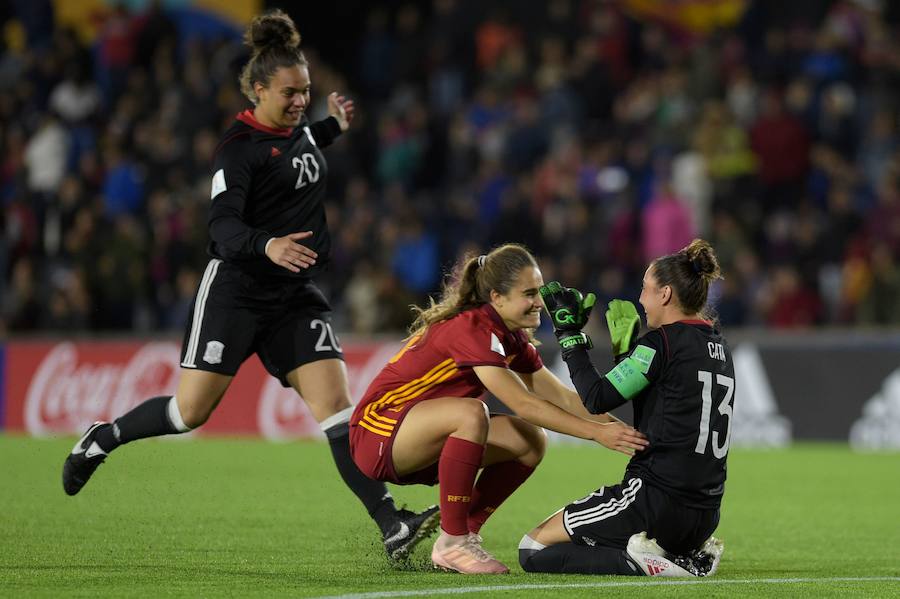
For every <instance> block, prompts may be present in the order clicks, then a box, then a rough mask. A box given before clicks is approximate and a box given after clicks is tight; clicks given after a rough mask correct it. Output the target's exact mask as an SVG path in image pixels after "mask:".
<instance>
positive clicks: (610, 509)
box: [563, 478, 641, 531]
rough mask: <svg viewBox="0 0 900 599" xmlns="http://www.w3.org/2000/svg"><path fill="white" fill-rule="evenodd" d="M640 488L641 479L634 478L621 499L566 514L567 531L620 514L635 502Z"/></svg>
mask: <svg viewBox="0 0 900 599" xmlns="http://www.w3.org/2000/svg"><path fill="white" fill-rule="evenodd" d="M640 488H641V479H639V478H632V479H631V480H630V481H629V482H628V487H627V488H626V489H625V490H624V491H623V492H622V497H621V498H619V499H616V498H612V499H610V500H609V501H607V502H605V503H601V504H599V505H595V506H593V507H590V508H587V509H585V510H581V511H579V512H566V513H565V514H564V515H563V521H564V523H565V525H566V529H567V530H570V531H571V529H572V528H574V527H576V526H583V525H585V524H590V523H592V522H599V521H600V520H605V519H606V518H609V517H610V516H614V515H616V514H618V513H619V512H621V511H622V510H624V509H625V508H627V507H628V506H629V505H631V504H632V503H633V502H634V500H635V498H636V497H637V493H638V491H639V490H640Z"/></svg>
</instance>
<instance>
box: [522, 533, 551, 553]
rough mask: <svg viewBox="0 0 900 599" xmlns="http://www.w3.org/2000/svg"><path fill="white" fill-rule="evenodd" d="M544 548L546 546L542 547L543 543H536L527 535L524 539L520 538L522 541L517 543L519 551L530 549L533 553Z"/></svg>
mask: <svg viewBox="0 0 900 599" xmlns="http://www.w3.org/2000/svg"><path fill="white" fill-rule="evenodd" d="M546 548H547V546H546V545H544V544H543V543H538V542H537V541H535V540H534V539H532V538H531V537H530V536H529V535H525V536H524V537H522V540H521V541H519V549H531V550H533V551H540V550H541V549H546Z"/></svg>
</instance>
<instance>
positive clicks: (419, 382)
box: [359, 358, 459, 437]
mask: <svg viewBox="0 0 900 599" xmlns="http://www.w3.org/2000/svg"><path fill="white" fill-rule="evenodd" d="M457 372H459V371H458V369H457V368H456V363H455V362H454V361H453V359H452V358H448V359H446V360H444V361H443V362H441V363H440V364H438V365H437V366H435V367H434V368H432V369H431V370H429V371H428V372H427V373H425V374H424V375H423V376H421V377H419V378H417V379H414V380H412V381H409V382H408V383H406V384H404V385H403V386H401V387H398V388H397V389H394V390H392V391H388V392H387V393H385V394H384V395H382V396H381V398H380V399H379V400H378V401H375V402H372V403H370V404H369V405H368V406H366V408H365V410H364V412H363V417H362V419H360V421H359V423H360V425H363V426H364V428H366V429H367V430H370V431H372V432H373V433H378V434H379V435H384V436H386V437H389V436H390V434H391V432H393V430H394V427H395V426H396V424H397V421H396V420H395V419H393V418H388V417H387V416H382V415H381V414H378V413H377V412H376V410H379V409H381V408H385V407H387V406H398V405H401V404H403V403H406V402H407V401H410V400H412V399H415V398H416V397H419V396H420V395H422V394H423V393H425V392H426V391H428V390H429V389H431V388H433V387H434V386H435V385H438V384H440V383H442V382H444V381H445V380H447V379H448V378H450V377H452V376H453V375H454V374H456V373H457ZM385 431H388V432H385Z"/></svg>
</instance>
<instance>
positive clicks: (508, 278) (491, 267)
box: [409, 243, 538, 337]
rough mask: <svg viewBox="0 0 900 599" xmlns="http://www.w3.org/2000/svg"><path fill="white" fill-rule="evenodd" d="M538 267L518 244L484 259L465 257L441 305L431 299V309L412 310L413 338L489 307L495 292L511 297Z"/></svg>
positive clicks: (442, 295)
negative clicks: (523, 278)
mask: <svg viewBox="0 0 900 599" xmlns="http://www.w3.org/2000/svg"><path fill="white" fill-rule="evenodd" d="M537 265H538V264H537V261H536V260H535V259H534V256H532V255H531V252H529V251H528V250H527V249H525V246H522V245H519V244H517V243H507V244H505V245H501V246H499V247H496V248H494V249H493V250H491V251H490V252H489V253H488V254H482V255H481V256H474V255H468V256H466V257H464V258H463V259H462V260H460V261H459V262H458V263H457V264H456V266H455V267H454V268H453V270H452V271H451V274H450V276H449V277H448V279H447V282H446V283H445V284H444V289H443V291H442V293H441V301H440V302H435V301H434V298H430V305H429V306H428V307H427V308H420V307H419V306H412V309H413V312H415V313H416V320H415V321H414V322H413V324H412V326H411V327H410V328H409V336H410V337H415V336H421V335H423V334H425V331H426V329H428V327H429V326H431V325H433V324H435V323H437V322H440V321H442V320H447V319H450V318H453V317H454V316H456V315H457V314H459V313H461V312H464V311H465V310H469V309H471V308H478V307H479V306H483V305H484V304H489V303H490V302H491V291H496V292H497V293H500V294H507V293H509V291H510V290H511V289H512V287H513V285H514V284H515V282H516V279H518V278H519V273H520V272H521V271H522V269H523V268H526V267H528V266H533V267H535V268H537Z"/></svg>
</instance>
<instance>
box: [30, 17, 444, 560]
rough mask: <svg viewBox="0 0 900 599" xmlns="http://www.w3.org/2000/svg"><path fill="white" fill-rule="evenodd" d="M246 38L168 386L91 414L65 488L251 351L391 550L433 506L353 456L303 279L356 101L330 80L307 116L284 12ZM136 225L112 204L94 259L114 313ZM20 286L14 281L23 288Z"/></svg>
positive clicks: (201, 417) (209, 406)
mask: <svg viewBox="0 0 900 599" xmlns="http://www.w3.org/2000/svg"><path fill="white" fill-rule="evenodd" d="M246 40H247V43H248V45H250V46H251V48H252V49H253V57H252V58H251V60H250V62H248V63H247V65H246V67H245V68H244V71H243V73H242V75H241V87H242V89H243V90H244V92H245V94H246V95H247V97H248V98H249V99H250V100H251V101H252V102H253V104H254V105H255V108H254V109H253V110H247V111H244V112H242V113H240V114H238V115H237V117H236V119H235V121H234V123H233V124H232V126H231V128H230V129H229V130H228V131H227V132H226V133H225V135H224V136H223V138H222V141H221V143H220V144H219V147H218V150H217V152H216V157H215V162H214V166H213V169H214V172H215V174H214V175H213V177H212V191H211V196H212V204H211V207H210V214H209V235H210V238H211V239H212V243H211V244H210V254H211V256H212V260H210V261H209V264H208V265H207V267H206V271H205V272H204V274H203V278H202V280H201V282H200V285H199V288H198V290H197V293H196V295H195V297H194V303H193V306H192V310H191V313H192V316H191V321H190V325H189V326H188V328H187V331H186V332H185V338H184V347H183V353H182V360H181V366H182V371H181V379H180V381H179V383H178V390H177V393H176V395H175V396H165V397H154V398H152V399H149V400H147V401H145V402H144V403H142V404H140V405H138V406H137V407H136V408H134V409H133V410H131V411H130V412H128V413H126V414H124V415H123V416H121V417H119V418H117V419H116V420H115V422H113V423H107V422H97V423H95V424H94V425H92V426H91V427H90V428H89V429H88V431H87V432H86V433H85V434H84V436H83V437H82V438H81V439H80V440H79V441H78V443H77V444H76V445H75V448H74V449H73V451H72V453H71V454H70V455H69V456H68V457H67V459H66V461H65V464H64V467H63V487H64V489H65V491H66V493H68V494H69V495H74V494H76V493H78V492H79V491H80V490H81V488H82V487H83V486H84V484H85V483H87V481H88V479H89V478H90V477H91V475H92V474H93V473H94V471H95V470H96V469H97V467H98V466H99V465H100V464H101V463H103V461H104V460H105V459H106V457H107V456H108V454H109V453H110V452H112V451H113V450H114V449H116V448H117V447H119V446H120V445H123V444H125V443H128V442H131V441H135V440H137V439H143V438H147V437H155V436H159V435H166V434H178V433H185V432H187V431H189V430H192V429H194V428H197V427H198V426H200V425H202V424H203V423H205V422H206V420H207V419H208V418H209V416H210V414H211V413H212V412H213V410H214V409H215V408H216V405H217V404H218V403H219V401H220V400H221V399H222V396H223V395H224V394H225V391H226V390H227V389H228V387H229V385H230V384H231V381H232V379H233V377H234V375H235V374H236V373H237V371H238V369H239V368H240V366H241V364H242V363H243V362H244V360H246V359H247V358H248V357H250V356H251V355H252V354H254V353H256V354H258V355H259V357H260V358H261V360H262V362H263V364H264V365H265V367H266V369H267V370H268V372H269V373H270V374H271V375H272V376H274V377H276V378H278V379H279V381H280V382H281V384H282V385H284V386H285V387H287V386H290V387H293V388H294V389H295V390H296V391H297V393H298V395H300V396H301V397H302V398H303V400H304V401H305V402H306V403H307V405H308V406H309V408H310V410H311V412H312V414H313V416H314V417H315V418H316V419H317V420H318V421H319V423H320V425H321V427H322V430H323V431H324V432H325V435H326V436H327V437H328V440H329V444H330V447H331V451H332V455H333V458H334V461H335V464H336V466H337V468H338V471H339V472H340V474H341V476H342V477H343V479H344V482H345V483H346V484H347V486H348V487H349V488H350V489H351V490H352V491H353V492H354V493H355V494H356V495H357V497H358V498H359V499H360V501H362V503H363V504H364V505H365V507H366V509H367V510H368V512H369V515H370V516H371V517H372V518H373V519H374V520H375V521H376V523H377V524H378V526H379V527H380V529H381V532H382V536H383V539H384V545H385V549H386V550H387V552H388V554H389V555H390V556H391V557H392V558H397V557H401V556H404V555H406V554H407V553H408V552H409V550H410V549H411V548H412V547H413V546H414V545H415V544H416V543H417V542H418V541H419V540H420V539H421V538H422V537H423V536H425V535H427V534H429V533H430V532H432V531H433V530H434V528H436V526H437V507H436V506H435V507H432V508H429V509H428V510H426V511H424V512H422V513H421V514H416V513H413V512H410V511H408V510H397V508H396V507H395V505H394V501H393V498H392V497H391V495H390V493H388V491H387V489H386V488H385V485H384V484H383V483H381V482H377V481H373V480H370V479H368V478H366V477H365V476H363V475H362V474H361V473H360V472H359V470H358V469H357V467H356V466H355V464H354V463H353V460H352V458H351V457H350V447H349V426H348V422H349V419H350V413H351V412H352V408H351V407H350V401H349V391H348V383H347V375H346V370H345V367H344V364H343V354H342V352H341V347H340V345H339V344H338V341H337V338H336V337H335V335H334V332H333V330H332V328H331V316H330V313H331V308H330V306H329V305H328V302H327V301H326V299H325V297H324V295H323V294H322V292H321V291H319V290H318V288H317V287H316V286H315V284H314V283H313V281H312V277H313V276H314V275H315V274H316V273H317V272H318V271H319V270H320V269H321V267H322V266H323V265H324V264H325V263H327V261H328V253H329V249H330V237H329V233H328V230H327V227H326V223H325V217H324V207H323V200H324V195H325V180H326V178H325V173H326V163H325V159H324V157H323V155H322V153H321V151H320V148H324V147H326V146H328V145H330V144H331V143H332V141H334V139H335V138H336V137H337V136H339V135H340V134H341V133H342V132H344V131H346V130H347V129H348V128H349V126H350V121H351V120H352V118H353V114H354V104H353V102H352V101H351V100H348V99H346V98H344V96H340V95H338V94H337V93H336V92H334V93H332V94H331V95H329V96H328V112H329V115H330V116H329V117H328V118H326V119H325V120H322V121H317V122H310V120H309V119H308V117H307V116H306V114H305V111H306V109H307V108H308V107H309V105H310V77H309V68H308V63H307V61H306V57H305V56H304V55H303V53H302V52H301V51H300V48H299V44H300V36H299V34H298V33H297V30H296V28H295V26H294V23H293V21H292V20H291V19H290V18H289V17H288V16H287V15H285V14H284V13H283V12H281V11H274V12H272V13H268V14H264V15H261V16H259V17H257V18H255V19H254V20H253V22H252V23H251V25H250V27H249V29H248V31H247V35H246ZM134 228H135V227H134V220H133V219H132V218H131V217H130V216H128V215H120V216H118V217H117V219H116V220H115V235H114V237H113V240H114V245H113V248H112V251H111V252H109V253H107V254H105V255H103V256H102V257H101V259H100V262H101V264H100V270H101V273H102V276H103V277H105V278H107V279H109V280H108V281H107V282H106V283H105V284H104V286H105V287H107V288H115V289H117V290H118V292H117V294H116V295H113V296H110V297H111V298H112V299H113V300H114V301H113V302H112V303H110V304H109V305H105V306H103V307H102V308H103V313H104V314H108V315H109V316H108V317H109V318H127V316H128V315H126V314H122V312H123V311H126V310H129V309H131V307H132V306H134V305H136V304H137V303H138V302H137V301H136V297H135V295H136V294H135V291H136V289H135V288H134V287H133V284H134V283H135V282H136V281H141V280H143V278H142V277H141V276H140V274H139V273H137V272H135V271H136V270H138V269H137V267H136V265H140V264H144V263H146V259H144V257H142V256H139V255H137V254H138V252H139V248H138V247H136V244H133V243H131V242H133V241H134V238H135V233H134ZM301 241H303V242H304V243H305V244H307V245H302V244H301V243H299V242H301ZM21 264H22V265H26V264H28V263H27V262H23V263H21ZM23 281H24V282H25V283H27V279H23ZM183 283H184V282H183V281H180V284H183ZM26 291H27V287H25V286H24V285H23V301H24V300H27V297H26V296H25V292H26ZM21 311H22V310H21V309H20V310H19V312H21Z"/></svg>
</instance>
